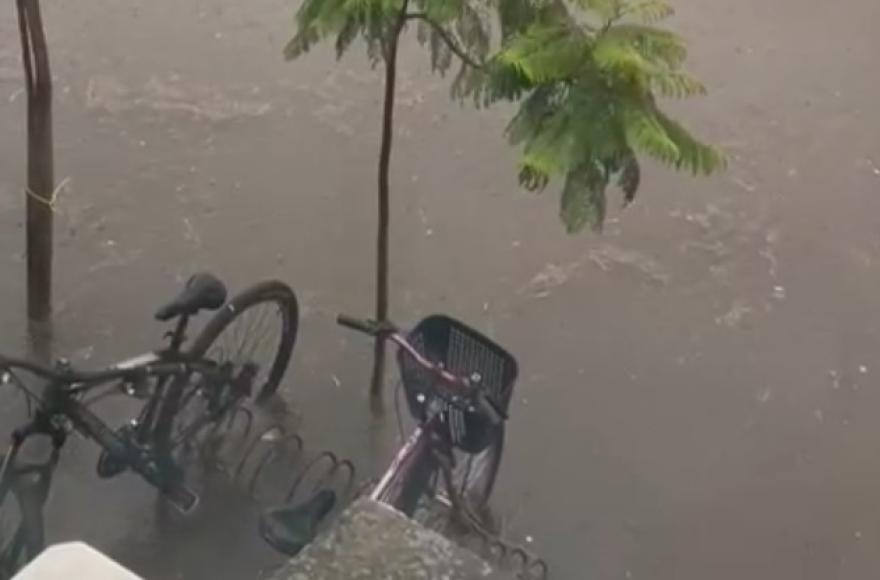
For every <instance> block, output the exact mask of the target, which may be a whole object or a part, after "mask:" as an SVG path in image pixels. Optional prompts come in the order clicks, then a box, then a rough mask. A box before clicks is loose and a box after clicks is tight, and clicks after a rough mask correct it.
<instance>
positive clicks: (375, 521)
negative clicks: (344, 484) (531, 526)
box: [272, 499, 511, 580]
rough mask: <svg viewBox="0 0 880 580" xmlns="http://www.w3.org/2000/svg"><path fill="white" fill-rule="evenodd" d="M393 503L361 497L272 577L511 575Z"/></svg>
mask: <svg viewBox="0 0 880 580" xmlns="http://www.w3.org/2000/svg"><path fill="white" fill-rule="evenodd" d="M510 578H511V577H510V576H507V575H504V574H501V573H499V572H497V571H495V570H494V569H493V568H492V567H491V566H489V564H487V563H486V562H484V561H483V560H481V559H480V558H478V557H477V556H476V555H475V554H473V553H471V552H469V551H467V550H465V549H463V548H461V547H459V546H457V545H455V544H454V543H452V542H450V541H449V540H447V539H446V538H444V537H443V536H441V535H439V534H437V533H434V532H432V531H430V530H427V529H425V528H423V527H422V526H420V525H419V524H417V523H415V522H413V521H411V520H409V519H408V518H406V517H405V516H403V515H402V514H400V513H398V512H397V511H395V510H394V509H392V508H390V507H388V506H386V505H384V504H379V503H375V502H373V501H370V500H368V499H361V500H358V501H357V502H356V503H355V504H354V505H353V506H352V507H350V508H349V509H348V510H346V512H345V513H344V514H342V516H341V517H340V518H339V521H338V522H336V523H335V524H334V526H333V528H332V529H330V530H328V531H327V532H325V533H324V534H322V535H321V536H319V537H318V538H317V539H316V540H315V541H314V542H312V544H311V545H309V546H308V547H306V549H305V550H303V551H302V553H300V555H299V556H297V557H296V558H294V559H293V560H291V561H290V562H289V563H288V564H286V565H285V566H284V567H282V568H281V569H280V570H279V571H278V572H276V573H275V574H274V575H273V576H272V580H368V579H369V580H478V579H488V580H510Z"/></svg>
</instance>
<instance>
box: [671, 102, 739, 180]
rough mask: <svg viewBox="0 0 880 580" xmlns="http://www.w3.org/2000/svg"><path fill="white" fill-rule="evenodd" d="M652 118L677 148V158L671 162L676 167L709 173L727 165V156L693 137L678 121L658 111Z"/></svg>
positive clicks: (693, 171)
mask: <svg viewBox="0 0 880 580" xmlns="http://www.w3.org/2000/svg"><path fill="white" fill-rule="evenodd" d="M654 118H655V119H656V120H657V123H658V125H660V126H661V127H663V131H664V133H665V134H666V135H667V136H668V138H669V140H670V141H671V142H673V143H675V146H676V149H678V152H679V155H678V158H677V159H675V161H674V163H673V165H675V167H676V169H682V170H688V171H690V172H691V173H693V174H694V175H698V174H702V175H710V174H712V173H714V172H716V171H719V170H721V169H724V168H725V167H727V158H726V157H725V156H724V154H723V153H722V152H721V151H719V150H718V149H716V148H715V147H712V146H709V145H704V144H703V143H700V142H699V141H697V140H696V139H694V137H693V136H692V135H691V134H690V133H689V132H688V131H687V129H685V128H684V127H683V126H682V125H681V124H680V123H678V122H677V121H674V120H672V119H671V118H670V117H668V116H667V115H666V114H664V113H662V112H660V111H656V112H655V114H654Z"/></svg>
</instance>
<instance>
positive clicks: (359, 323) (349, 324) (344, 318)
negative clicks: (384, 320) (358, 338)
mask: <svg viewBox="0 0 880 580" xmlns="http://www.w3.org/2000/svg"><path fill="white" fill-rule="evenodd" d="M336 323H337V324H339V325H340V326H345V327H346V328H350V329H352V330H357V331H358V332H363V333H364V334H369V335H375V334H376V332H377V325H376V323H375V322H372V321H370V320H361V319H359V318H355V317H353V316H348V315H347V314H340V315H339V316H337V317H336Z"/></svg>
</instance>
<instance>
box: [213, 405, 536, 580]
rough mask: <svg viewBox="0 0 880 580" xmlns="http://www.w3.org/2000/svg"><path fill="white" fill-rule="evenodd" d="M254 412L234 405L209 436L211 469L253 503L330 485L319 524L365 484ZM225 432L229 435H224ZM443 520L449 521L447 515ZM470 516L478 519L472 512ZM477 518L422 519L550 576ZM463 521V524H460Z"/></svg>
mask: <svg viewBox="0 0 880 580" xmlns="http://www.w3.org/2000/svg"><path fill="white" fill-rule="evenodd" d="M254 413H255V412H254V411H253V410H251V409H249V408H246V407H243V406H239V407H238V408H236V410H235V411H234V412H233V413H232V414H231V415H230V419H229V421H228V423H227V425H226V427H225V432H224V433H221V434H220V435H219V437H215V438H213V441H214V445H216V447H215V448H214V449H212V450H211V452H212V453H213V454H214V455H215V456H216V460H215V461H214V467H215V469H216V470H217V471H219V472H221V473H223V474H224V475H225V476H226V477H227V478H228V479H229V480H230V481H232V482H233V483H234V484H235V486H236V487H237V488H239V489H241V490H242V491H244V492H245V493H246V494H247V495H248V496H249V497H251V498H252V499H253V500H254V501H255V502H256V503H257V504H259V505H263V506H266V507H268V506H274V505H281V504H286V503H291V502H296V501H302V500H304V499H306V498H308V497H311V496H312V495H313V494H315V493H317V492H318V491H320V490H322V489H328V488H329V489H333V490H334V491H335V492H336V494H337V497H338V498H339V500H338V501H337V505H336V507H335V508H334V511H333V513H332V514H331V516H330V517H328V518H326V519H325V520H324V522H323V523H322V527H323V526H327V525H328V523H331V522H332V521H333V520H334V519H335V518H334V516H335V515H337V514H338V513H340V512H341V511H342V510H344V509H345V508H346V507H347V506H348V505H349V504H350V503H351V502H352V501H353V500H354V499H355V498H356V497H357V496H358V495H360V494H361V492H363V491H364V490H365V489H366V488H368V487H369V486H368V485H363V484H362V485H358V484H357V481H356V470H355V467H354V464H353V463H352V462H351V461H349V460H348V459H342V458H340V457H339V456H337V455H336V454H334V453H333V452H331V451H322V452H320V453H317V454H310V453H309V452H308V451H307V450H306V445H305V443H304V441H303V439H302V437H301V436H300V435H298V434H297V433H295V432H288V430H287V429H285V428H284V427H283V425H282V424H281V423H280V422H277V421H273V422H271V423H269V424H268V425H266V424H264V425H263V426H262V427H260V428H258V427H257V423H258V420H257V418H256V417H255V414H254ZM237 431H238V432H237ZM228 435H233V437H232V438H231V439H226V437H227V436H228ZM218 439H219V445H218V444H217V443H218ZM433 503H435V504H441V505H443V509H451V506H450V505H449V503H448V501H445V502H444V501H443V498H442V497H438V498H435V501H434V502H433ZM465 517H467V515H466V516H465ZM443 519H444V521H445V522H449V521H450V518H448V517H444V518H443ZM469 519H472V520H475V522H476V521H478V519H476V518H475V516H473V515H470V518H469ZM475 522H471V523H469V522H468V521H459V522H458V523H459V526H457V529H455V530H452V531H450V529H449V528H451V527H452V526H447V525H444V526H441V527H442V528H446V529H438V528H437V526H431V525H429V524H425V523H424V522H422V524H423V525H427V527H430V528H432V529H434V531H436V532H439V533H441V534H443V535H445V536H446V537H447V538H448V539H450V540H452V541H454V542H456V543H457V544H459V545H461V546H462V547H464V548H466V549H469V550H471V551H473V552H474V553H476V554H477V555H478V556H480V557H481V558H483V559H484V560H486V561H487V562H488V563H489V564H492V565H493V566H495V567H497V568H499V569H501V570H505V571H507V572H510V573H512V574H514V575H515V576H516V577H517V578H519V579H520V580H546V579H547V578H548V573H549V570H548V566H547V563H546V562H545V561H544V560H543V559H542V558H540V557H538V556H537V555H535V554H534V553H533V552H531V551H530V550H528V549H527V548H525V547H524V546H521V545H518V544H515V543H513V542H510V541H508V540H505V539H502V538H501V537H500V536H498V535H497V534H495V533H493V532H491V531H489V530H487V529H486V528H485V527H483V526H482V525H480V524H478V523H475ZM462 525H463V526H464V528H465V529H461V528H462Z"/></svg>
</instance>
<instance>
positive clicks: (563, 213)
mask: <svg viewBox="0 0 880 580" xmlns="http://www.w3.org/2000/svg"><path fill="white" fill-rule="evenodd" d="M607 185H608V179H607V178H606V177H605V175H604V174H603V172H602V170H601V169H600V168H598V167H596V166H595V164H593V163H586V164H584V165H582V166H580V167H578V168H577V169H575V170H573V171H570V172H569V173H568V175H566V177H565V184H564V185H563V187H562V197H561V199H560V208H559V217H560V218H561V219H562V223H563V224H565V229H566V230H567V231H568V233H570V234H573V233H577V232H579V231H581V230H582V229H584V227H586V226H590V227H591V228H592V229H593V230H596V231H599V230H601V229H602V224H604V223H605V212H606V206H607V200H606V197H605V188H606V187H607Z"/></svg>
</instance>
